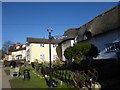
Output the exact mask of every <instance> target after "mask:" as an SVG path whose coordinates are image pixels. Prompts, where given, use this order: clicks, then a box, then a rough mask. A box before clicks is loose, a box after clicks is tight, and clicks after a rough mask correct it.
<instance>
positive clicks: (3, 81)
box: [0, 63, 11, 90]
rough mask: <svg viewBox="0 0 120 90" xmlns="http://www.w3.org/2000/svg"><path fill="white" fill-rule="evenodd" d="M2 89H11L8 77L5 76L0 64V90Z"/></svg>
mask: <svg viewBox="0 0 120 90" xmlns="http://www.w3.org/2000/svg"><path fill="white" fill-rule="evenodd" d="M2 88H11V86H10V83H9V77H8V76H7V75H6V74H5V72H4V68H3V67H2V64H1V63H0V90H1V89H2Z"/></svg>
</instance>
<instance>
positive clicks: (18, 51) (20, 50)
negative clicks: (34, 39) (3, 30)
mask: <svg viewBox="0 0 120 90" xmlns="http://www.w3.org/2000/svg"><path fill="white" fill-rule="evenodd" d="M6 58H7V60H8V61H11V60H23V59H26V45H25V44H20V43H16V44H14V45H13V46H11V47H10V48H9V50H8V55H7V56H6Z"/></svg>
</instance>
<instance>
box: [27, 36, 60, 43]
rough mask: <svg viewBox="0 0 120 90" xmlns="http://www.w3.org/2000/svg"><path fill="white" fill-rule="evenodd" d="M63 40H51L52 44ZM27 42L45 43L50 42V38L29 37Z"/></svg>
mask: <svg viewBox="0 0 120 90" xmlns="http://www.w3.org/2000/svg"><path fill="white" fill-rule="evenodd" d="M60 41H61V40H53V39H52V40H51V43H52V44H58V43H59V42H60ZM27 42H28V43H44V44H49V39H45V38H31V37H27Z"/></svg>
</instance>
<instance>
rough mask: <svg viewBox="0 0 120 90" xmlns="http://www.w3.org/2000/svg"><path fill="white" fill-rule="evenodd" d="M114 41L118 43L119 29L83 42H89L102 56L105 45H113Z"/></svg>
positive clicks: (119, 37)
mask: <svg viewBox="0 0 120 90" xmlns="http://www.w3.org/2000/svg"><path fill="white" fill-rule="evenodd" d="M115 41H120V29H118V30H113V31H110V32H107V33H103V34H101V35H98V36H95V37H93V38H91V39H89V40H86V41H83V42H89V43H92V44H94V45H95V46H97V47H98V49H99V51H100V55H102V54H104V52H105V44H107V43H113V42H115Z"/></svg>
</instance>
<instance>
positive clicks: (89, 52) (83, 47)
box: [64, 43, 99, 63]
mask: <svg viewBox="0 0 120 90" xmlns="http://www.w3.org/2000/svg"><path fill="white" fill-rule="evenodd" d="M98 53H99V52H98V49H97V47H96V46H94V45H93V44H89V43H77V44H75V45H74V46H73V47H68V48H67V49H66V50H65V51H64V56H65V58H66V59H67V60H69V61H71V60H72V59H74V60H75V62H76V63H80V62H81V60H83V59H88V60H89V59H91V58H93V57H95V56H97V55H98Z"/></svg>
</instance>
